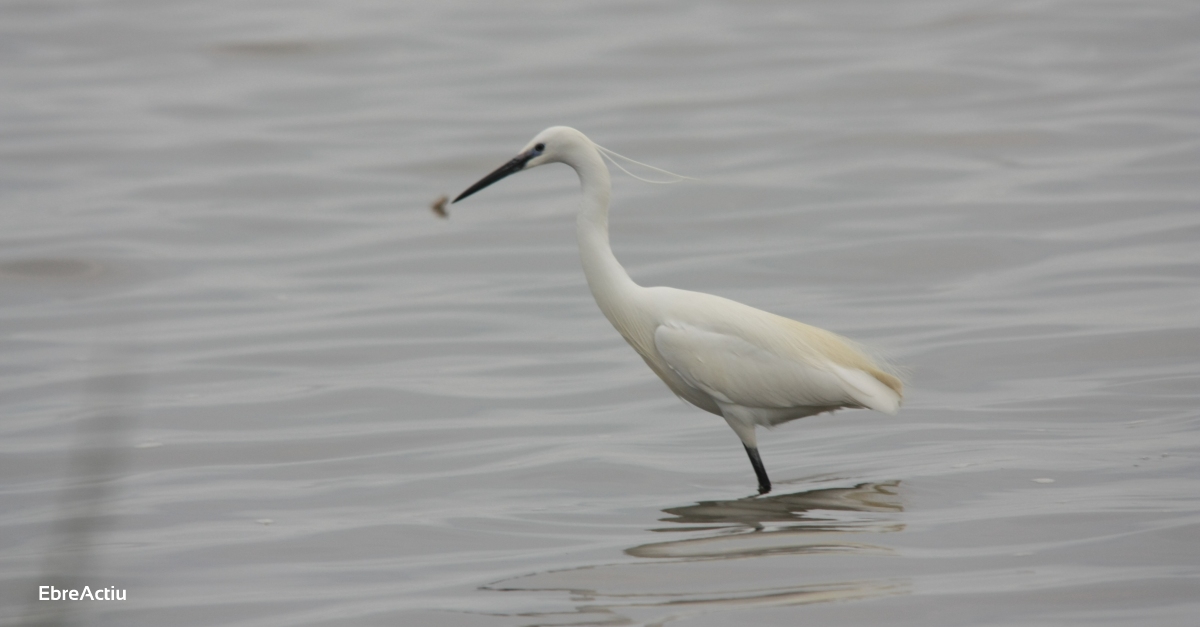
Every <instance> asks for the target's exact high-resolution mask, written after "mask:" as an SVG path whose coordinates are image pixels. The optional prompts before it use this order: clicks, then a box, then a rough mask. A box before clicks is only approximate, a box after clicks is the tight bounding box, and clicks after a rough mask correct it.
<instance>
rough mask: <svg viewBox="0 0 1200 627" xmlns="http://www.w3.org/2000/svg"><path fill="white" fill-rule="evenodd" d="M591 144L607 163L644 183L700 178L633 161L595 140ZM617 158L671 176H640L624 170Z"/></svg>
mask: <svg viewBox="0 0 1200 627" xmlns="http://www.w3.org/2000/svg"><path fill="white" fill-rule="evenodd" d="M592 145H593V146H595V147H596V150H599V151H600V155H601V156H602V157H604V158H605V159H608V161H609V163H612V164H613V165H615V166H617V168H619V169H620V170H621V171H622V172H624V173H626V174H628V175H629V176H632V177H633V178H635V179H637V180H639V181H643V182H645V183H654V184H656V185H670V184H671V183H679V182H681V181H698V180H700V179H698V178H694V177H691V176H684V175H682V174H675V173H674V172H668V171H666V170H664V169H662V168H656V167H654V166H652V165H647V164H645V163H642V162H641V161H634V160H633V159H630V158H629V157H626V156H624V155H621V154H617V153H615V152H613V151H611V150H609V149H607V148H605V147H604V146H601V145H600V144H597V143H595V142H593V143H592ZM617 159H621V160H623V161H627V162H629V163H632V164H635V165H640V166H642V167H643V168H646V169H647V170H654V171H655V172H658V173H660V174H666V175H667V176H670V177H672V178H671V180H667V181H655V180H653V179H647V178H642V177H640V176H638V175H636V174H634V173H633V172H630V171H629V170H626V169H625V166H623V165H621V164H620V163H618V162H617Z"/></svg>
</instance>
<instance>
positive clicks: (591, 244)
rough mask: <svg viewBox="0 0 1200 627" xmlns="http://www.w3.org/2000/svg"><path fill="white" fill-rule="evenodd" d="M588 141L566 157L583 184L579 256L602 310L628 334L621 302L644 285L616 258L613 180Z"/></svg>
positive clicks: (619, 328) (578, 226)
mask: <svg viewBox="0 0 1200 627" xmlns="http://www.w3.org/2000/svg"><path fill="white" fill-rule="evenodd" d="M588 144H589V145H587V146H580V147H579V148H580V149H579V150H574V151H572V153H571V155H570V157H569V158H568V159H564V162H565V163H566V164H567V165H569V166H571V167H572V168H575V172H576V173H577V174H578V175H579V183H580V185H581V187H582V188H583V205H582V206H581V207H580V209H579V215H578V217H577V219H576V236H577V237H578V238H579V256H580V259H581V260H582V261H583V273H584V275H585V276H586V277H587V282H588V287H589V288H591V290H592V296H593V297H595V299H596V304H597V305H599V306H600V311H602V312H604V316H605V317H606V318H608V320H609V322H611V323H612V324H613V326H615V327H617V330H618V331H621V333H622V335H626V329H625V326H626V324H625V322H626V319H627V316H626V315H625V312H623V311H621V310H622V304H626V303H629V302H630V299H631V298H632V295H633V293H634V292H637V291H638V290H639V289H641V288H640V287H639V286H638V285H637V284H636V283H634V282H633V279H630V278H629V274H628V273H626V272H625V268H622V267H621V264H620V263H618V262H617V258H616V256H614V255H613V252H612V247H611V246H610V245H609V243H608V201H609V196H610V195H611V193H612V182H611V181H610V179H609V177H608V167H607V166H605V165H604V160H603V159H602V158H601V157H600V153H599V152H597V150H596V149H595V148H594V147H593V146H591V145H590V144H591V142H588ZM626 337H628V335H626Z"/></svg>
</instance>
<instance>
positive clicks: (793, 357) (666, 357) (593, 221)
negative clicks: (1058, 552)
mask: <svg viewBox="0 0 1200 627" xmlns="http://www.w3.org/2000/svg"><path fill="white" fill-rule="evenodd" d="M600 150H602V149H600V148H598V147H597V146H596V144H594V143H592V141H591V140H590V139H588V138H587V136H585V135H584V134H583V133H581V132H579V131H577V130H575V129H573V128H568V127H565V126H555V127H551V128H548V129H546V130H544V131H542V132H541V133H538V134H537V136H536V137H534V138H533V140H532V141H530V142H529V144H528V145H526V146H525V148H524V149H523V150H522V151H521V153H520V154H518V155H517V156H516V157H514V158H513V159H512V160H511V161H509V162H508V163H506V164H504V165H503V166H500V168H498V169H497V170H496V171H494V172H492V173H491V174H489V175H487V176H485V177H483V179H481V180H480V181H479V182H478V183H475V184H474V185H472V186H471V187H469V188H467V190H466V191H464V192H463V193H461V194H459V196H458V198H455V199H454V202H458V201H460V200H462V199H463V198H466V197H467V196H470V195H471V194H474V193H475V192H477V191H479V190H481V189H483V188H485V187H487V186H488V185H491V184H492V183H495V182H496V181H499V180H500V179H502V178H504V177H506V176H509V175H511V174H515V173H517V172H520V171H522V170H528V169H530V168H535V167H537V166H540V165H545V164H547V163H565V164H567V165H569V166H571V167H572V168H574V169H575V172H576V174H578V175H579V182H580V185H581V186H582V188H583V204H582V206H581V207H580V209H579V215H578V218H577V229H576V234H577V237H578V239H579V254H580V257H581V258H582V261H583V272H584V274H585V275H586V277H587V282H588V287H589V288H591V290H592V296H594V297H595V299H596V304H597V305H599V306H600V311H602V312H604V316H605V317H606V318H608V321H609V322H611V323H612V325H613V326H614V327H616V329H617V331H618V332H620V334H621V336H622V337H624V338H625V341H627V342H629V345H630V346H632V347H633V349H634V350H636V351H637V353H638V354H639V355H641V356H642V359H644V360H645V361H646V364H647V365H649V366H650V369H651V370H653V371H654V374H657V375H658V376H659V378H660V379H662V380H663V382H665V383H666V384H667V387H669V388H671V391H672V392H675V394H677V395H678V396H679V397H680V398H682V399H683V400H685V401H687V402H689V403H691V404H692V405H695V406H696V407H699V408H700V409H703V410H705V411H709V412H712V413H714V414H717V415H719V416H722V417H724V418H725V421H726V422H728V423H729V426H730V427H731V428H733V431H734V433H736V434H737V436H738V437H739V438H741V440H742V445H743V446H744V447H745V448H746V454H747V455H749V456H750V463H751V464H752V465H753V466H754V473H755V475H756V476H757V477H758V491H759V493H760V494H765V493H767V492H769V491H770V490H771V480H770V479H769V478H768V477H767V471H766V468H764V467H763V463H762V458H761V457H760V456H759V454H758V440H757V438H756V435H755V428H756V427H759V426H763V427H774V426H776V425H779V424H782V423H784V422H787V421H789V420H794V419H796V418H803V417H805V416H811V415H813V414H819V413H822V412H827V411H835V410H838V409H841V408H843V407H853V408H870V409H874V410H877V411H881V412H884V413H888V414H895V413H896V411H897V410H898V409H899V407H900V400H901V397H902V395H903V385H902V383H901V382H900V380H899V379H898V378H896V377H895V376H893V375H892V374H889V373H888V372H886V371H884V369H883V368H881V367H880V366H879V365H877V364H876V363H875V362H873V361H872V360H871V359H870V358H869V357H867V356H866V355H864V354H863V353H862V352H861V351H860V350H858V349H856V348H854V347H853V346H852V345H851V344H850V342H849V341H847V340H845V339H844V338H842V337H840V336H838V335H836V334H834V333H830V332H829V331H825V330H823V329H818V328H816V327H812V326H809V325H806V324H803V323H800V322H796V321H795V320H790V319H788V318H784V317H782V316H777V315H775V314H771V313H767V312H765V311H761V310H759V309H755V308H753V307H750V306H747V305H743V304H741V303H738V302H734V301H732V300H728V299H725V298H721V297H719V296H712V295H710V294H703V293H699V292H689V291H685V290H677V289H674V288H670V287H642V286H640V285H638V284H637V283H634V282H633V280H632V279H630V278H629V275H628V274H627V273H626V272H625V269H624V268H622V267H621V264H620V263H618V262H617V259H616V257H615V256H613V252H612V248H611V247H610V246H609V243H608V201H609V196H610V194H611V188H612V185H611V182H610V180H609V176H608V167H607V166H605V164H604V161H603V159H602V158H601V153H600Z"/></svg>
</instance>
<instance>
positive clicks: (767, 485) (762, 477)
mask: <svg viewBox="0 0 1200 627" xmlns="http://www.w3.org/2000/svg"><path fill="white" fill-rule="evenodd" d="M742 446H745V445H744V444H743V445H742ZM746 454H747V455H749V456H750V464H751V465H752V466H754V474H755V475H758V493H759V494H766V493H767V492H770V491H771V480H770V479H769V478H768V477H767V469H766V468H765V467H763V463H762V458H761V457H759V456H758V448H756V447H750V446H746Z"/></svg>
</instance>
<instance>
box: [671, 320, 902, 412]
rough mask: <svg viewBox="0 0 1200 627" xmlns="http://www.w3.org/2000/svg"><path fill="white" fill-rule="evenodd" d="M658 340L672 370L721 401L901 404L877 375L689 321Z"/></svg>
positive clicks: (779, 405) (886, 407) (891, 407)
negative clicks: (778, 348)
mask: <svg viewBox="0 0 1200 627" xmlns="http://www.w3.org/2000/svg"><path fill="white" fill-rule="evenodd" d="M654 345H655V348H656V349H657V350H658V353H659V356H660V357H661V358H662V360H663V361H664V362H665V363H666V364H667V366H668V367H670V368H671V370H673V371H674V372H675V373H676V374H678V375H679V376H680V378H682V379H683V380H684V381H686V382H687V383H688V384H689V385H691V386H693V387H695V388H698V389H700V390H703V391H704V392H706V393H707V394H709V395H710V396H712V397H713V398H714V399H716V400H717V401H718V402H719V403H723V404H733V405H740V406H742V407H760V408H770V409H788V408H802V407H821V408H830V407H870V408H872V409H878V410H880V411H887V412H888V413H894V412H895V409H896V405H897V402H896V400H891V402H888V400H889V399H888V395H889V394H890V391H884V390H886V388H885V386H883V384H881V383H880V382H879V381H877V380H875V378H874V377H872V376H871V375H869V374H867V373H865V372H862V371H861V370H857V369H853V368H846V367H844V366H840V365H838V364H835V363H833V362H831V361H828V360H822V359H820V357H819V356H816V355H813V356H802V355H788V354H786V353H784V354H781V353H783V351H779V350H770V349H769V348H768V347H764V346H759V345H757V344H755V343H753V342H751V341H748V340H746V339H745V338H742V337H739V336H737V335H733V334H729V333H721V332H716V331H712V330H708V329H703V328H700V327H696V326H693V325H688V324H663V325H660V326H659V327H658V328H657V329H656V330H655V332H654ZM881 388H883V390H881ZM891 396H892V397H893V399H894V394H891Z"/></svg>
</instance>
